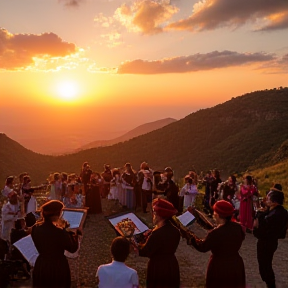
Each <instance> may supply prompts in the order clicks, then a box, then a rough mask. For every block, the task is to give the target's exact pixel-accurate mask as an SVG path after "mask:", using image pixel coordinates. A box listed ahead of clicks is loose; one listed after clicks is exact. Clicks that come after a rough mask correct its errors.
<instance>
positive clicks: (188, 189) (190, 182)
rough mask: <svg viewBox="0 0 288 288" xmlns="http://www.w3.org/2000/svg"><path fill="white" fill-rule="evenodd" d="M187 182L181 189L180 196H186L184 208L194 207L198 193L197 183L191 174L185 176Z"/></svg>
mask: <svg viewBox="0 0 288 288" xmlns="http://www.w3.org/2000/svg"><path fill="white" fill-rule="evenodd" d="M185 182H186V184H185V185H184V186H183V187H182V189H181V190H180V196H184V203H183V210H184V211H185V210H187V209H188V207H192V206H193V205H194V202H195V200H196V196H197V194H198V189H197V184H196V182H195V180H194V179H192V178H191V177H190V176H186V177H185Z"/></svg>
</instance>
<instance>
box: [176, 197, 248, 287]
mask: <svg viewBox="0 0 288 288" xmlns="http://www.w3.org/2000/svg"><path fill="white" fill-rule="evenodd" d="M213 210H214V214H213V217H214V218H215V220H216V223H217V224H218V226H217V227H216V228H214V229H213V230H211V231H210V232H209V233H208V235H207V237H206V238H205V239H199V238H198V237H197V236H196V235H195V234H194V233H193V232H191V231H189V230H185V231H184V232H183V231H181V232H182V236H184V237H185V238H187V244H188V245H192V246H194V247H195V248H196V250H198V251H199V252H208V251H211V252H212V255H211V257H210V261H209V264H208V268H207V274H206V287H207V288H245V287H246V286H245V269H244V263H243V259H242V257H241V256H240V255H239V253H238V251H239V249H240V247H241V245H242V242H243V240H244V238H245V234H244V231H243V228H242V226H241V225H240V224H238V223H236V222H232V221H231V218H232V215H233V212H234V208H233V206H232V204H231V203H230V202H228V201H225V200H220V201H217V202H216V203H215V204H214V206H213Z"/></svg>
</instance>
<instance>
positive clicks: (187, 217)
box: [177, 211, 195, 226]
mask: <svg viewBox="0 0 288 288" xmlns="http://www.w3.org/2000/svg"><path fill="white" fill-rule="evenodd" d="M177 218H178V219H179V221H180V222H181V223H182V224H183V225H184V226H187V225H188V224H189V223H191V222H193V221H194V220H195V217H194V215H193V214H192V213H190V212H189V211H186V212H185V213H183V214H182V215H180V216H178V217H177Z"/></svg>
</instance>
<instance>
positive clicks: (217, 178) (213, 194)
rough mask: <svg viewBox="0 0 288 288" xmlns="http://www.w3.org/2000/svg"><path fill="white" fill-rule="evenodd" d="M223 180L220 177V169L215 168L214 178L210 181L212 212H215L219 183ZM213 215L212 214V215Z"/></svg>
mask: <svg viewBox="0 0 288 288" xmlns="http://www.w3.org/2000/svg"><path fill="white" fill-rule="evenodd" d="M221 182H222V180H221V178H220V171H219V170H216V169H215V170H213V172H212V180H211V183H210V208H211V210H210V211H211V212H213V205H214V204H215V202H216V201H217V200H218V198H219V190H218V187H219V184H220V183H221ZM210 216H211V215H210Z"/></svg>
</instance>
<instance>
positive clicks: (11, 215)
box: [1, 191, 20, 241]
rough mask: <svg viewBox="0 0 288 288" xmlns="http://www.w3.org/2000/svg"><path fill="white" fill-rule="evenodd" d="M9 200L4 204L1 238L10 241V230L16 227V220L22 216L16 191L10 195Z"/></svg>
mask: <svg viewBox="0 0 288 288" xmlns="http://www.w3.org/2000/svg"><path fill="white" fill-rule="evenodd" d="M7 197H8V202H7V203H5V204H4V205H3V206H2V223H1V224H2V231H1V238H2V239H4V240H9V241H10V232H11V229H12V228H13V227H14V222H15V221H16V220H17V218H18V216H19V217H20V205H19V202H18V196H17V193H16V192H15V191H11V192H10V193H9V194H8V195H7Z"/></svg>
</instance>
